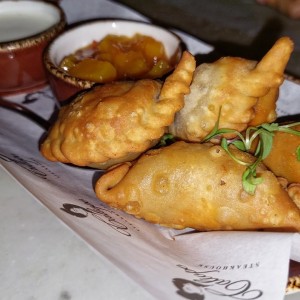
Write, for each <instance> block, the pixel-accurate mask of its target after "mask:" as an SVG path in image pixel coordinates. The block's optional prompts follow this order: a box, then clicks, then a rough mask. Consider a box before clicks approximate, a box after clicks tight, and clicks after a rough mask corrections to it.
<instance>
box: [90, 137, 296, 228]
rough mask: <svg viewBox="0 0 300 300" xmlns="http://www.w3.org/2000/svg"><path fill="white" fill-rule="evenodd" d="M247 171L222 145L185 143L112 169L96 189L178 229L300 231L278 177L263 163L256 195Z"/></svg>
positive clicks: (149, 218)
mask: <svg viewBox="0 0 300 300" xmlns="http://www.w3.org/2000/svg"><path fill="white" fill-rule="evenodd" d="M232 152H233V153H234V155H235V156H237V157H239V159H243V160H244V161H247V162H251V161H252V160H253V157H252V156H251V155H249V154H247V153H245V152H241V151H239V150H237V149H235V148H232ZM244 170H245V166H243V165H241V164H238V163H237V162H235V161H234V160H233V159H232V158H231V157H230V156H229V155H228V154H227V153H226V152H225V150H224V149H223V148H221V147H220V146H219V145H212V144H210V143H202V144H200V143H185V142H183V141H181V142H176V143H174V144H172V145H171V146H167V147H165V148H160V149H156V150H149V151H148V152H146V153H145V154H143V155H142V156H141V157H140V158H139V159H138V161H137V162H135V163H124V164H122V165H119V166H117V167H115V168H113V169H111V170H109V171H108V172H107V173H106V174H104V175H103V176H102V177H100V178H99V180H98V181H97V183H96V187H95V191H96V195H97V197H98V198H99V199H100V200H102V201H104V202H106V203H107V204H109V205H110V206H112V207H115V208H118V209H121V210H124V211H125V212H127V213H129V214H132V215H135V216H136V217H138V218H143V219H145V220H147V221H149V222H153V223H156V224H160V225H163V226H168V227H172V228H176V229H182V228H185V227H190V228H195V229H198V230H250V229H273V230H274V229H275V228H277V229H280V230H284V231H287V230H290V231H300V210H299V209H298V208H297V206H296V205H295V204H294V203H293V201H292V200H291V198H290V197H289V196H288V193H287V192H286V191H285V190H284V189H283V188H282V187H281V185H280V183H279V181H278V180H277V178H276V177H275V175H274V174H273V173H272V172H270V171H268V170H267V169H266V168H265V167H264V166H263V165H261V166H259V167H258V169H257V174H258V176H260V177H262V178H263V182H262V183H261V184H259V185H258V186H257V188H256V191H255V194H254V195H250V194H248V193H246V192H245V191H244V190H243V187H242V173H243V172H244Z"/></svg>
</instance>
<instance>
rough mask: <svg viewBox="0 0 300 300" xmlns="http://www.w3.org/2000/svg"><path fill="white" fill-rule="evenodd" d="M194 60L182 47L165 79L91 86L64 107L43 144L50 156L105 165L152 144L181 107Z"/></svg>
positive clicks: (82, 164)
mask: <svg viewBox="0 0 300 300" xmlns="http://www.w3.org/2000/svg"><path fill="white" fill-rule="evenodd" d="M195 67H196V63H195V59H194V57H193V56H192V55H191V54H190V53H188V52H184V53H183V56H182V58H181V60H180V62H179V64H178V65H177V67H176V68H175V70H174V72H173V73H172V74H171V75H170V76H169V77H167V79H166V80H165V82H164V84H163V85H162V83H160V82H159V81H155V80H150V79H145V80H139V81H136V82H134V81H131V82H114V83H110V84H104V85H100V86H97V87H95V88H92V89H91V90H89V91H88V92H84V93H82V94H81V95H79V96H78V97H77V98H76V99H75V100H74V101H73V102H72V103H71V104H70V105H68V106H66V107H63V108H62V109H61V111H60V113H59V116H58V119H57V121H56V122H55V124H54V126H53V127H52V129H51V130H50V132H49V134H48V136H47V138H46V140H45V141H44V142H43V143H42V145H41V153H42V154H43V156H44V157H45V158H47V159H49V160H51V161H60V162H63V163H71V164H74V165H78V166H90V167H95V168H100V169H106V168H108V167H110V166H112V165H114V164H117V163H120V162H122V161H130V160H132V159H134V158H136V157H137V156H138V155H140V153H142V152H144V151H145V150H147V149H148V148H150V147H152V146H153V145H154V144H155V143H157V141H158V140H159V138H160V137H161V136H162V135H163V134H164V133H165V131H166V127H167V126H168V125H170V124H171V123H172V122H173V120H174V115H175V113H176V112H177V111H178V110H180V109H181V108H182V107H183V104H184V102H183V97H184V94H187V93H189V87H190V84H191V81H192V76H193V72H194V70H195Z"/></svg>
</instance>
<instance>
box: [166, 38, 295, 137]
mask: <svg viewBox="0 0 300 300" xmlns="http://www.w3.org/2000/svg"><path fill="white" fill-rule="evenodd" d="M292 50H293V42H292V41H291V40H290V39H289V38H287V37H283V38H280V39H279V40H278V41H277V42H276V43H275V44H274V46H273V47H272V48H271V49H270V51H269V52H268V53H267V54H266V55H265V56H264V57H263V59H262V60H261V61H260V62H259V63H257V62H255V61H251V60H246V59H242V58H238V57H224V58H221V59H219V60H217V61H216V62H214V63H211V64H208V63H206V64H201V65H200V66H198V67H197V68H196V71H195V73H194V78H193V82H192V84H191V92H190V94H188V95H186V96H185V99H184V101H185V105H184V108H183V109H181V110H180V111H179V112H178V113H177V114H176V117H175V121H174V123H173V124H172V125H171V126H170V127H169V131H170V133H172V134H173V135H175V136H176V137H178V138H181V139H183V140H186V141H202V140H203V138H205V136H207V135H208V134H209V133H210V132H211V131H212V129H213V128H214V126H215V124H216V122H217V121H218V118H219V128H230V129H235V130H238V131H240V132H241V131H243V130H244V129H245V128H247V127H248V125H258V124H261V123H265V122H266V123H268V122H272V121H274V120H275V119H276V112H275V108H276V101H277V98H278V89H279V86H280V85H281V83H282V82H283V71H284V69H285V66H286V64H287V62H288V60H289V58H290V55H291V52H292ZM227 137H234V135H232V136H230V135H229V134H227Z"/></svg>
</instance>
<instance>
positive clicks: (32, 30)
mask: <svg viewBox="0 0 300 300" xmlns="http://www.w3.org/2000/svg"><path fill="white" fill-rule="evenodd" d="M58 20H59V14H58V11H57V10H56V9H55V8H54V7H52V6H49V5H45V4H43V3H42V2H41V3H39V2H34V3H32V2H31V1H24V2H23V1H21V2H14V3H13V2H10V1H8V2H6V1H4V2H0V42H9V41H14V40H18V39H22V38H26V37H30V36H32V35H35V34H37V33H40V32H42V31H44V30H46V29H48V28H49V27H51V26H53V25H54V24H55V23H57V22H58Z"/></svg>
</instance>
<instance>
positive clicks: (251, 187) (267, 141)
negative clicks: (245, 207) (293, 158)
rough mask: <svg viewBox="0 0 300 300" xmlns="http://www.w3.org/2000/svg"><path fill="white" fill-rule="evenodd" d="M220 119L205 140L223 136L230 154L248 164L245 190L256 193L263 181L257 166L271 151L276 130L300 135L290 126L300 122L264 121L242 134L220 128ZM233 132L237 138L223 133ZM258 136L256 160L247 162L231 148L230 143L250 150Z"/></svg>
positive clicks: (244, 174)
mask: <svg viewBox="0 0 300 300" xmlns="http://www.w3.org/2000/svg"><path fill="white" fill-rule="evenodd" d="M219 119H220V114H219V117H218V120H217V122H216V124H215V126H214V128H213V130H212V131H211V133H209V134H208V135H207V136H206V137H205V139H204V140H203V142H207V141H209V140H211V139H212V138H215V137H218V136H222V139H221V147H222V148H223V149H224V150H225V151H226V152H227V153H228V154H229V155H230V157H231V158H232V159H234V161H236V162H238V163H239V164H242V165H245V166H247V168H246V170H245V171H244V173H243V176H242V184H243V188H244V190H245V191H246V192H247V193H249V194H254V192H255V189H256V186H257V185H258V184H260V183H262V178H259V177H257V174H256V167H257V166H258V164H259V163H260V162H261V161H262V160H264V159H265V158H266V157H267V156H268V155H269V154H270V152H271V150H272V146H273V138H274V132H276V131H280V132H286V133H290V134H294V135H297V136H300V131H297V130H294V129H292V128H290V127H292V126H296V125H299V124H300V122H296V123H291V124H286V125H279V124H278V123H270V124H269V123H264V124H261V125H259V126H256V127H254V126H251V127H249V128H247V130H246V131H245V134H244V135H242V134H241V133H240V132H238V131H237V130H233V129H227V128H219ZM226 133H231V134H234V135H235V136H236V138H235V139H232V140H229V139H226V138H225V137H223V134H226ZM257 138H258V142H257V146H256V148H255V151H254V156H255V157H256V160H255V162H253V163H250V164H249V163H247V162H244V161H242V160H241V159H239V158H238V157H236V156H235V155H234V154H233V153H232V152H231V151H230V148H229V145H231V144H232V145H234V146H235V147H236V148H238V149H239V150H242V151H245V152H250V150H251V149H252V147H253V142H254V140H256V139H257ZM296 155H297V159H298V160H299V161H300V145H299V146H298V147H297V150H296Z"/></svg>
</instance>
